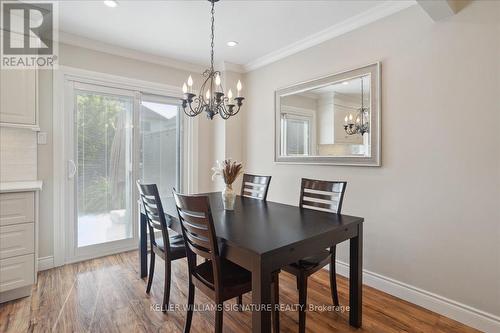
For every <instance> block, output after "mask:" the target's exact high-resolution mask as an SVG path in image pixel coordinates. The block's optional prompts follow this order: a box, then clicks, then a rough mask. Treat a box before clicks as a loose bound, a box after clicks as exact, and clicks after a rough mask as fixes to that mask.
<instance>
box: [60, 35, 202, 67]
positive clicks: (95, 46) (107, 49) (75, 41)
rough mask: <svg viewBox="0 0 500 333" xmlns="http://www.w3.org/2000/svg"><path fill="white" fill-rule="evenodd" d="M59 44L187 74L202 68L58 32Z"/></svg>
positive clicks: (197, 65)
mask: <svg viewBox="0 0 500 333" xmlns="http://www.w3.org/2000/svg"><path fill="white" fill-rule="evenodd" d="M59 42H60V43H63V44H68V45H73V46H78V47H83V48H86V49H90V50H94V51H99V52H104V53H108V54H113V55H117V56H120V57H125V58H130V59H135V60H140V61H145V62H149V63H153V64H157V65H162V66H166V67H171V68H175V69H182V70H186V71H189V72H195V73H200V72H203V70H204V67H206V66H202V65H199V64H193V63H188V62H183V61H179V60H174V59H171V58H167V57H164V56H158V55H154V54H150V53H145V52H141V51H137V50H134V49H129V48H125V47H121V46H116V45H112V44H108V43H104V42H101V41H98V40H93V39H89V38H85V37H82V36H78V35H74V34H70V33H67V32H64V31H59Z"/></svg>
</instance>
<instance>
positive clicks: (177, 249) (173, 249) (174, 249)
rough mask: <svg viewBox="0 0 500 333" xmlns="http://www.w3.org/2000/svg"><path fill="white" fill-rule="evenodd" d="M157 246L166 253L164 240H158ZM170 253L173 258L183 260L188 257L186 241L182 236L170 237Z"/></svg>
mask: <svg viewBox="0 0 500 333" xmlns="http://www.w3.org/2000/svg"><path fill="white" fill-rule="evenodd" d="M155 241H156V245H157V246H158V248H159V249H160V250H161V251H163V252H165V246H164V245H163V238H161V237H160V238H156V239H155ZM170 253H171V254H172V259H173V258H182V257H184V256H186V247H185V246H184V239H183V238H182V235H175V236H172V237H170Z"/></svg>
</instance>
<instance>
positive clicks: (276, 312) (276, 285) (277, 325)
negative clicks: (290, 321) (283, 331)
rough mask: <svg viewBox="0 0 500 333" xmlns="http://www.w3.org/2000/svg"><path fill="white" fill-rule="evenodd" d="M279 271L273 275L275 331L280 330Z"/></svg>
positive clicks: (273, 318) (272, 312)
mask: <svg viewBox="0 0 500 333" xmlns="http://www.w3.org/2000/svg"><path fill="white" fill-rule="evenodd" d="M279 279H280V277H279V272H276V273H274V275H273V294H272V298H271V301H272V308H271V316H272V320H273V331H274V333H278V332H279V331H280V312H279V304H280V296H279V294H280V287H279Z"/></svg>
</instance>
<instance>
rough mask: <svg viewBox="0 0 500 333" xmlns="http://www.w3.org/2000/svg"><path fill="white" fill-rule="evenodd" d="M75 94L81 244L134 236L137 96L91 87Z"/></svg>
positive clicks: (78, 238)
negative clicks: (135, 103)
mask: <svg viewBox="0 0 500 333" xmlns="http://www.w3.org/2000/svg"><path fill="white" fill-rule="evenodd" d="M74 96H75V111H76V113H75V125H76V128H75V132H76V133H75V135H76V161H75V162H76V169H77V173H76V178H77V179H76V208H77V209H76V210H77V211H76V217H77V226H76V241H77V247H85V246H90V245H96V244H103V243H108V242H114V241H119V240H124V239H130V238H132V237H133V230H132V229H133V228H132V219H131V215H132V210H131V203H132V197H131V195H132V184H131V183H132V182H131V179H132V177H131V175H132V174H131V171H132V170H131V168H132V149H131V147H132V126H131V124H132V110H133V106H134V99H133V97H130V96H121V95H113V94H107V93H101V92H94V91H86V90H75V95H74ZM134 189H135V188H134Z"/></svg>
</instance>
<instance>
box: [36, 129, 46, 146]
mask: <svg viewBox="0 0 500 333" xmlns="http://www.w3.org/2000/svg"><path fill="white" fill-rule="evenodd" d="M37 141H38V144H39V145H46V144H47V132H38V136H37Z"/></svg>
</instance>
